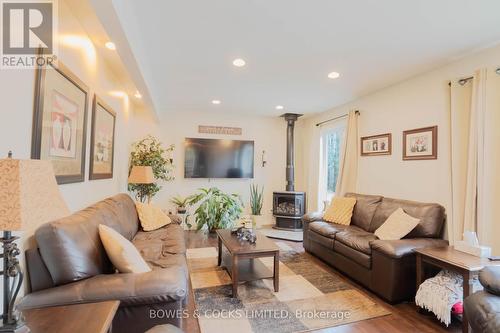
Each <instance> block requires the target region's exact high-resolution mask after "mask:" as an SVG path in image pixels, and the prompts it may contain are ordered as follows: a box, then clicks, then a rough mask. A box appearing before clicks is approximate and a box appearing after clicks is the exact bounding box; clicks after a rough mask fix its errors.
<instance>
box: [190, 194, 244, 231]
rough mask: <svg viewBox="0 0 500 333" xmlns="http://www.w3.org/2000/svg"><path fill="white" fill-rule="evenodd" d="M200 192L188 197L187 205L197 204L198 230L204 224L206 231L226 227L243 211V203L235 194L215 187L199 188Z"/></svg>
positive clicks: (229, 226) (196, 219)
mask: <svg viewBox="0 0 500 333" xmlns="http://www.w3.org/2000/svg"><path fill="white" fill-rule="evenodd" d="M199 191H200V192H201V193H198V194H194V195H193V196H191V197H190V199H189V201H188V203H189V205H196V204H199V206H198V208H196V211H195V212H194V214H195V222H196V229H197V230H200V229H202V228H203V227H204V226H205V225H206V226H207V229H208V231H210V232H214V231H215V230H216V229H227V228H231V227H232V226H233V225H234V222H235V221H236V220H237V219H238V218H239V217H240V214H241V212H242V211H243V203H242V202H241V199H240V197H239V196H238V195H237V194H226V193H224V192H222V191H221V190H219V189H218V188H216V187H212V188H201V189H199Z"/></svg>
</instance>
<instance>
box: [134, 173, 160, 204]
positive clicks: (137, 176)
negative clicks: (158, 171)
mask: <svg viewBox="0 0 500 333" xmlns="http://www.w3.org/2000/svg"><path fill="white" fill-rule="evenodd" d="M154 182H155V176H154V174H153V168H152V167H150V166H142V165H134V166H133V167H132V170H131V171H130V175H129V177H128V183H129V184H136V185H149V184H154ZM146 197H147V198H148V203H149V201H150V199H151V198H150V197H149V195H148V194H147V192H146V191H145V187H139V189H138V190H137V195H136V199H139V200H140V201H141V202H144V199H145V198H146Z"/></svg>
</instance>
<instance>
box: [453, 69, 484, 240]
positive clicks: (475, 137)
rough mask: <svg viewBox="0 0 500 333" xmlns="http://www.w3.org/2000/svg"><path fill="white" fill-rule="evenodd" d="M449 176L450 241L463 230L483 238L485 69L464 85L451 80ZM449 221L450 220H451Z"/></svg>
mask: <svg viewBox="0 0 500 333" xmlns="http://www.w3.org/2000/svg"><path fill="white" fill-rule="evenodd" d="M450 106H451V107H450V122H451V176H452V214H453V215H452V219H451V221H449V223H448V238H449V240H450V243H454V242H455V241H457V240H461V239H462V235H463V232H464V231H465V230H468V231H476V232H477V233H478V237H479V240H480V241H481V240H483V238H484V235H483V228H482V226H481V224H482V223H483V217H482V215H483V208H482V207H483V202H484V198H483V189H484V172H483V170H484V157H485V156H484V128H485V123H484V117H485V113H486V70H485V69H481V70H478V71H476V72H475V73H474V76H473V79H472V80H469V81H468V82H467V83H465V84H464V85H460V84H459V83H458V82H452V84H451V104H450ZM450 222H451V223H450Z"/></svg>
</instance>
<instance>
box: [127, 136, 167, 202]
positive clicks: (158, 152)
mask: <svg viewBox="0 0 500 333" xmlns="http://www.w3.org/2000/svg"><path fill="white" fill-rule="evenodd" d="M173 150H174V145H170V146H168V147H167V148H164V147H163V144H162V143H161V142H160V141H159V140H158V139H157V138H155V137H154V136H152V135H148V136H147V137H145V138H144V139H142V140H140V141H138V142H135V143H134V144H133V145H132V151H131V153H130V167H129V174H130V171H131V170H132V167H133V166H134V165H138V166H150V167H151V168H152V169H153V175H154V177H155V179H156V180H158V181H169V180H172V179H174V177H173V175H172V172H173V163H172V159H171V158H169V157H167V155H169V154H171V153H172V151H173ZM160 189H161V186H160V185H158V184H157V183H153V184H129V185H128V190H129V191H130V192H132V193H133V194H134V196H135V198H136V200H138V201H141V202H146V201H148V200H150V199H151V198H152V197H153V196H155V195H156V194H157V193H158V191H160Z"/></svg>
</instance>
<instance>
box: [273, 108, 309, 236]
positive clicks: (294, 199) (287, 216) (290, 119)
mask: <svg viewBox="0 0 500 333" xmlns="http://www.w3.org/2000/svg"><path fill="white" fill-rule="evenodd" d="M300 116H301V114H296V113H285V114H284V115H282V117H283V118H285V120H286V122H287V136H286V191H284V192H274V193H273V215H274V217H275V218H276V225H275V228H277V229H286V230H293V231H301V230H302V216H303V215H304V214H305V213H306V193H305V192H296V191H295V183H294V178H295V177H294V157H293V149H294V142H293V131H294V126H295V122H296V121H297V119H298V118H299V117H300Z"/></svg>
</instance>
